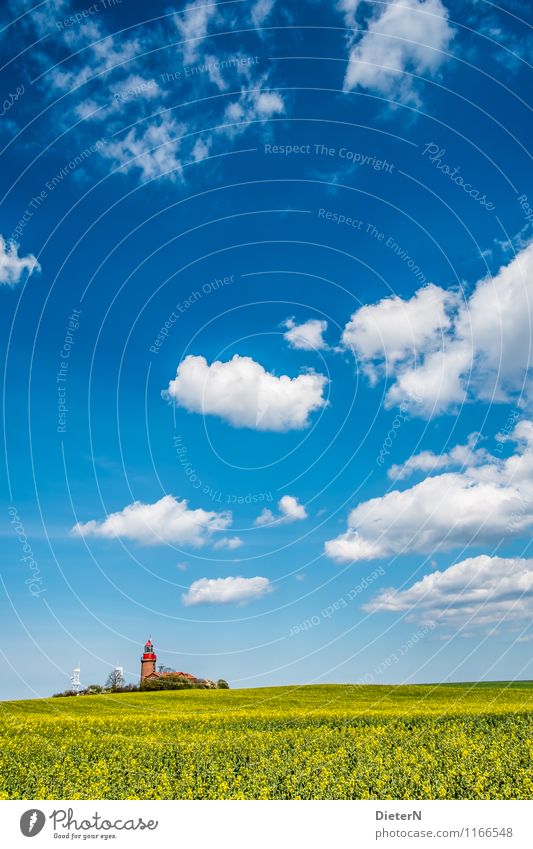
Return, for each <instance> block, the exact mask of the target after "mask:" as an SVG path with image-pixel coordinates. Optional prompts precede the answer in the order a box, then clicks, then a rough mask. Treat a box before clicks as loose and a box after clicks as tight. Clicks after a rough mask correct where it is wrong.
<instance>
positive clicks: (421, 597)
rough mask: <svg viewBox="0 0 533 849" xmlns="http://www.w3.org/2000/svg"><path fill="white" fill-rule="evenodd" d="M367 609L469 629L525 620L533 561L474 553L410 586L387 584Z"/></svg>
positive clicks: (532, 598)
mask: <svg viewBox="0 0 533 849" xmlns="http://www.w3.org/2000/svg"><path fill="white" fill-rule="evenodd" d="M364 610H366V611H368V612H377V611H380V612H392V613H398V612H401V613H403V612H406V611H409V612H410V615H409V616H408V619H414V618H417V619H421V620H423V621H425V622H433V623H434V624H436V625H446V626H450V625H453V626H456V627H460V626H464V625H466V626H468V627H469V628H476V627H478V628H479V627H486V626H488V625H497V624H500V623H501V622H502V620H503V619H505V622H506V623H512V622H516V621H521V620H526V621H530V620H531V617H532V615H533V560H525V559H521V558H519V557H512V558H505V557H489V556H487V555H481V556H480V557H471V558H468V559H467V560H462V561H461V562H460V563H456V564H454V565H453V566H450V567H449V568H448V569H445V570H444V571H436V572H431V574H429V575H426V576H425V577H424V578H422V580H420V581H417V582H416V583H415V584H413V585H412V586H411V587H409V588H408V589H406V590H396V589H385V590H382V591H381V592H380V593H378V595H377V596H376V597H375V598H374V599H372V601H371V602H369V603H368V604H366V605H364Z"/></svg>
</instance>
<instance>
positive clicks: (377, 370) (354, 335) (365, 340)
mask: <svg viewBox="0 0 533 849" xmlns="http://www.w3.org/2000/svg"><path fill="white" fill-rule="evenodd" d="M457 303H458V298H457V295H456V293H454V292H447V291H445V290H444V289H441V288H440V287H439V286H435V285H434V284H433V283H430V284H429V285H428V286H425V287H424V288H422V289H419V290H418V291H417V292H415V294H414V295H413V297H412V298H410V299H409V300H407V301H404V300H403V299H402V298H400V297H398V295H394V296H393V297H390V298H383V299H382V300H381V301H378V303H377V304H368V305H366V306H363V307H361V308H360V309H358V310H357V312H355V313H354V314H353V315H352V317H351V319H350V321H349V322H348V323H347V325H346V327H345V328H344V331H343V334H342V343H343V344H344V345H345V346H346V347H347V348H350V349H351V350H352V351H353V353H354V355H355V356H356V357H357V358H358V359H359V361H360V363H361V365H362V367H363V369H364V371H365V373H366V374H367V375H368V376H369V378H370V379H371V380H372V381H373V382H374V381H375V380H376V379H377V376H378V375H379V374H385V375H388V374H391V373H394V371H395V370H396V369H397V368H398V365H399V364H401V363H405V362H408V363H412V362H413V361H416V360H417V358H419V357H420V356H421V355H423V354H425V353H426V352H427V351H430V350H436V349H438V347H439V346H440V345H441V344H442V335H443V333H444V332H446V331H447V330H449V328H450V326H451V318H450V311H451V309H452V308H453V307H456V306H457Z"/></svg>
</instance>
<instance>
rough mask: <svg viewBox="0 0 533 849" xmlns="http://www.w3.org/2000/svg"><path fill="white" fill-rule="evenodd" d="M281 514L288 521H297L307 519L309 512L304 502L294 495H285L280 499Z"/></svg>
mask: <svg viewBox="0 0 533 849" xmlns="http://www.w3.org/2000/svg"><path fill="white" fill-rule="evenodd" d="M278 507H279V509H280V512H281V515H282V517H283V519H284V521H286V522H296V521H301V520H302V519H307V512H306V509H305V507H304V506H303V504H300V502H299V501H298V499H297V498H295V497H294V496H293V495H284V496H282V498H280V500H279V501H278Z"/></svg>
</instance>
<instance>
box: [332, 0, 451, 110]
mask: <svg viewBox="0 0 533 849" xmlns="http://www.w3.org/2000/svg"><path fill="white" fill-rule="evenodd" d="M344 5H345V6H346V9H347V13H349V12H350V6H351V5H352V3H351V2H350V0H346V2H345V3H344ZM452 35H453V30H452V29H451V27H450V25H449V23H448V11H447V9H446V7H445V6H444V5H443V4H442V3H441V0H392V2H391V3H388V4H386V5H385V7H384V8H383V10H381V9H380V11H378V12H377V14H376V15H375V17H373V18H372V19H371V20H370V21H369V23H368V26H367V29H366V31H365V32H364V33H363V35H362V37H361V38H360V39H359V41H357V42H356V44H355V45H353V47H352V48H351V50H350V55H349V60H348V66H347V68H346V75H345V78H344V88H345V90H346V91H350V90H352V89H354V88H356V87H357V86H360V87H361V88H366V89H370V90H371V91H376V92H379V93H380V94H383V95H385V96H387V97H397V98H398V99H399V100H402V101H404V102H415V103H416V102H417V101H418V96H417V90H416V84H415V83H414V82H413V79H412V77H411V76H409V72H410V73H414V74H418V75H422V76H423V75H428V76H432V75H434V74H435V72H436V71H437V70H438V68H439V67H440V65H441V64H442V62H443V60H444V59H445V55H444V51H445V50H446V48H447V47H448V44H449V43H450V41H451V38H452ZM406 72H407V73H406Z"/></svg>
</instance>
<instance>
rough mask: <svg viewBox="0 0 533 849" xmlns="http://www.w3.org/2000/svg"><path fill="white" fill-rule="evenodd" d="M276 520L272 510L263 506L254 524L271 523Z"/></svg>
mask: <svg viewBox="0 0 533 849" xmlns="http://www.w3.org/2000/svg"><path fill="white" fill-rule="evenodd" d="M275 521H276V517H275V516H274V514H273V512H272V510H269V509H268V507H263V509H262V510H261V512H260V514H259V516H258V517H257V519H256V520H255V524H256V525H259V526H261V525H273V524H274V522H275Z"/></svg>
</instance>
